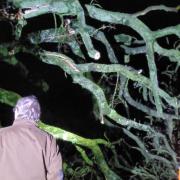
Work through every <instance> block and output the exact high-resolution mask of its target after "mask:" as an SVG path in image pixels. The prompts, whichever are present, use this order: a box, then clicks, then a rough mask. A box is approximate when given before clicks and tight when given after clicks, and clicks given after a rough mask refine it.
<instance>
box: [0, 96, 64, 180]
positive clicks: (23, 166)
mask: <svg viewBox="0 0 180 180" xmlns="http://www.w3.org/2000/svg"><path fill="white" fill-rule="evenodd" d="M40 114H41V109H40V104H39V102H38V100H37V98H36V97H35V96H33V95H32V96H27V97H23V98H20V99H19V100H18V101H17V103H16V105H15V108H14V122H13V124H12V126H9V127H5V128H1V129H0V180H62V179H63V171H62V157H61V153H60V152H59V148H58V145H57V144H56V140H55V139H54V138H53V137H52V136H51V135H50V134H48V133H46V132H45V131H43V130H40V129H39V128H38V127H37V122H38V120H39V118H40Z"/></svg>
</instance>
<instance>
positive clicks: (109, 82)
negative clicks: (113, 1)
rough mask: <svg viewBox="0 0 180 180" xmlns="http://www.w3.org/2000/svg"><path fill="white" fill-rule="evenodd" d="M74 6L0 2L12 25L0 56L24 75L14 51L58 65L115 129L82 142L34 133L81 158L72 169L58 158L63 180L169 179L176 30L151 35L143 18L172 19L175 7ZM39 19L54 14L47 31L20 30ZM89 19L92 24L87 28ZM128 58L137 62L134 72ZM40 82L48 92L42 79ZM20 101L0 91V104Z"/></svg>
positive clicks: (172, 173)
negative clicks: (64, 144) (163, 15)
mask: <svg viewBox="0 0 180 180" xmlns="http://www.w3.org/2000/svg"><path fill="white" fill-rule="evenodd" d="M81 3H82V4H81ZM81 3H80V2H79V1H78V0H69V1H67V0H60V1H59V0H53V1H49V0H41V1H37V0H33V1H23V0H11V1H8V2H7V3H4V5H3V6H2V9H1V14H0V15H1V16H0V18H1V20H2V21H7V22H9V24H11V27H12V33H13V36H12V38H11V40H10V41H8V42H2V43H1V45H0V56H1V59H2V60H3V61H4V62H6V63H9V64H10V65H12V66H13V67H15V66H18V67H19V68H20V69H21V70H22V72H23V73H24V74H23V75H24V77H26V74H27V73H28V68H27V67H26V65H25V64H24V63H23V62H22V61H20V60H19V56H18V55H19V54H20V53H24V54H28V55H29V54H31V55H33V56H34V57H36V58H37V59H38V60H39V61H42V62H43V63H46V64H48V65H49V67H51V65H55V66H57V67H59V68H61V69H62V70H63V71H64V73H66V74H67V75H68V76H69V77H71V78H72V83H75V84H77V85H78V86H81V88H83V89H85V90H87V91H89V92H90V93H91V94H92V100H93V114H94V115H93V117H94V118H96V119H98V120H99V123H101V124H103V126H107V127H109V129H111V132H112V131H113V132H114V133H112V134H113V138H112V137H111V135H107V136H105V137H104V138H102V137H101V138H99V139H88V138H84V137H81V136H79V135H77V134H74V133H72V132H68V131H66V130H64V129H61V128H60V127H57V126H55V125H54V126H51V125H47V124H45V123H43V122H40V123H39V127H40V128H42V129H44V130H45V131H47V132H49V133H51V134H52V135H53V136H54V137H55V138H57V139H61V140H63V141H69V142H71V143H72V144H73V145H74V146H75V147H76V149H77V151H78V152H79V153H80V155H81V158H82V159H81V160H80V163H79V164H76V162H73V163H72V164H73V165H70V164H69V163H66V160H65V162H64V170H65V175H66V178H67V179H70V178H72V179H73V178H74V179H81V178H82V179H83V178H84V179H85V178H88V179H90V178H92V179H94V178H96V179H102V178H105V179H109V180H111V179H126V178H127V179H156V180H157V179H174V178H175V177H176V170H177V167H178V158H179V157H178V156H179V155H178V152H177V148H176V147H177V144H176V142H177V141H178V130H177V129H178V123H179V121H178V120H179V107H180V99H179V92H178V87H177V86H176V85H175V84H176V83H177V82H178V72H179V65H180V64H179V57H180V52H179V44H178V43H179V41H178V38H179V37H180V25H174V26H169V27H165V28H161V29H158V30H151V29H150V28H149V27H148V26H147V25H146V23H145V22H144V20H143V17H146V16H147V15H148V14H149V13H151V12H152V11H153V12H154V11H159V10H160V11H166V12H168V14H170V13H174V14H176V13H177V12H178V10H179V6H176V7H167V6H165V5H155V6H149V7H147V8H145V9H144V10H142V11H138V12H136V13H123V12H113V11H110V10H106V9H105V8H103V7H102V6H101V5H100V4H98V3H96V2H93V1H91V2H89V3H87V4H84V3H83V2H81ZM102 5H103V4H102ZM45 14H51V15H53V18H52V19H51V20H53V22H51V21H50V22H47V24H48V25H49V27H48V28H47V27H46V29H45V30H44V29H43V28H41V21H39V26H38V27H36V28H34V29H33V28H32V29H31V32H28V33H27V32H26V33H24V29H25V28H26V25H28V22H29V21H30V20H31V19H33V18H36V17H39V16H42V15H45ZM86 14H87V16H86ZM90 18H91V19H90ZM92 19H95V20H96V21H97V24H95V23H94V24H93V25H88V24H87V22H88V20H89V22H90V21H92ZM52 24H53V25H52ZM89 24H90V23H89ZM108 33H109V34H110V35H109V36H108ZM109 37H113V38H114V39H113V40H110V39H108V38H109ZM164 39H166V40H167V41H170V42H169V47H168V48H166V47H163V46H162V45H161V42H162V41H164ZM43 43H44V44H46V43H47V44H48V43H49V44H50V43H54V44H55V48H54V49H52V50H47V48H45V47H43V45H42V44H43ZM171 44H173V45H174V46H173V47H171ZM59 49H60V50H59ZM67 49H68V50H67ZM97 49H98V50H97ZM102 49H105V50H106V54H105V55H103V51H102ZM116 49H117V50H118V51H120V52H121V55H118V53H117V52H116ZM107 59H108V60H107ZM135 59H139V61H141V62H142V67H141V68H140V69H138V68H137V67H138V64H137V60H135ZM146 62H147V63H146ZM164 62H165V63H164ZM162 64H165V65H164V68H162V67H161V66H162ZM163 77H166V78H163ZM167 78H168V80H167ZM57 81H58V79H57ZM40 84H41V85H40V86H41V87H42V89H43V90H44V91H46V90H47V91H48V84H47V83H46V82H45V81H44V80H43V79H42V81H41V82H40ZM19 97H20V95H19V94H17V93H16V92H13V90H11V91H10V90H8V89H4V88H3V87H2V88H1V89H0V102H1V103H3V104H7V105H9V106H13V105H14V103H15V102H16V100H17V99H18V98H19ZM134 109H136V111H135V112H136V113H135V115H133V111H134ZM69 113H70V112H69ZM132 118H133V119H132ZM112 139H113V140H112ZM115 139H116V140H115ZM134 154H135V155H136V157H134ZM77 157H78V156H77ZM137 158H138V159H137ZM78 159H79V157H78ZM99 171H100V172H99Z"/></svg>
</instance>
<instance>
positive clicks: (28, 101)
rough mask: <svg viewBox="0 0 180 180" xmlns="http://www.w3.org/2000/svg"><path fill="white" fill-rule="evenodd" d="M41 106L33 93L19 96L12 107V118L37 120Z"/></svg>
mask: <svg viewBox="0 0 180 180" xmlns="http://www.w3.org/2000/svg"><path fill="white" fill-rule="evenodd" d="M40 115H41V108H40V104H39V102H38V100H37V98H36V97H35V96H33V95H31V96H26V97H23V98H20V99H19V100H18V101H17V103H16V105H15V107H14V118H15V120H16V119H20V120H29V121H38V120H39V118H40Z"/></svg>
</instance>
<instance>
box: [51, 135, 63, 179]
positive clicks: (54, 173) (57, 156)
mask: <svg viewBox="0 0 180 180" xmlns="http://www.w3.org/2000/svg"><path fill="white" fill-rule="evenodd" d="M50 139H51V140H50V141H51V142H50V149H49V157H48V161H49V163H48V166H47V180H63V171H62V157H61V153H60V151H59V147H58V145H57V143H56V140H55V139H54V138H53V137H51V138H50Z"/></svg>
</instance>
